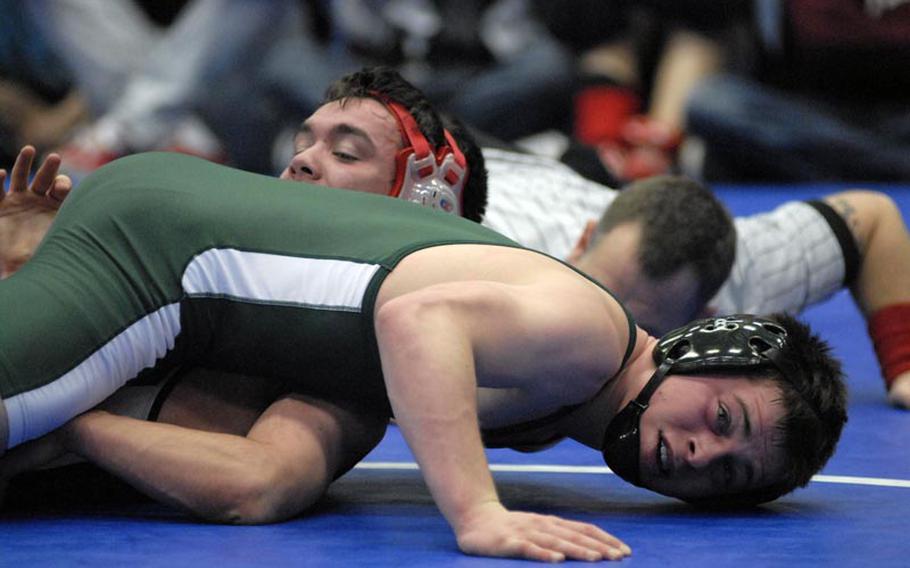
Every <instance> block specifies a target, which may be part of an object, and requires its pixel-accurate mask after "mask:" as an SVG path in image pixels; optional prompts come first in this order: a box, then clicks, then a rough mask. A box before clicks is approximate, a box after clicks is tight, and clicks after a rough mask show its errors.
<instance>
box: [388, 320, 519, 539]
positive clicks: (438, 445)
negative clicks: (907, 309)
mask: <svg viewBox="0 0 910 568" xmlns="http://www.w3.org/2000/svg"><path fill="white" fill-rule="evenodd" d="M433 310H434V308H429V309H428V310H426V311H424V312H423V313H419V314H418V313H411V314H401V313H398V314H393V315H392V316H391V317H390V316H389V315H388V314H384V315H383V316H382V317H380V318H379V320H378V322H377V329H378V331H379V340H380V351H381V352H382V354H383V360H382V364H383V373H384V375H385V377H386V385H387V388H388V392H389V399H390V401H391V403H392V408H393V411H394V413H395V418H396V422H397V423H398V425H399V427H400V428H401V430H402V433H403V434H404V436H405V439H406V440H407V441H408V444H409V446H410V448H411V450H412V451H413V452H414V455H415V457H416V458H417V461H418V463H419V464H420V468H421V472H422V473H423V476H424V479H425V481H426V483H427V486H428V487H429V489H430V492H431V493H432V495H433V498H434V499H435V501H436V504H437V505H438V507H439V509H440V511H441V512H442V514H443V515H444V516H445V517H446V520H447V521H448V522H449V524H450V525H451V526H452V528H453V529H454V530H455V532H456V533H458V532H459V530H460V528H461V527H462V526H463V525H464V523H465V522H467V520H468V519H469V518H470V517H471V515H472V514H474V513H475V512H478V511H480V510H481V509H483V508H485V507H486V506H489V505H493V506H497V507H501V506H500V505H499V498H498V496H497V494H496V488H495V485H494V483H493V478H492V475H491V474H490V470H489V466H488V464H487V460H486V455H485V453H484V449H483V443H482V441H481V437H480V431H479V426H478V419H477V401H476V397H477V394H476V390H477V386H476V380H475V378H474V368H473V356H472V353H471V346H470V344H469V343H468V342H467V339H466V338H465V337H464V335H463V334H462V333H459V331H458V330H457V329H455V328H457V326H458V324H457V323H455V322H454V321H453V319H452V318H451V317H448V314H446V313H444V309H442V310H438V311H436V313H427V312H428V311H429V312H432V311H433ZM412 318H419V319H420V323H419V325H415V322H414V320H413V319H412ZM388 338H391V339H388ZM440 354H445V355H444V356H442V357H440V356H439V355H440Z"/></svg>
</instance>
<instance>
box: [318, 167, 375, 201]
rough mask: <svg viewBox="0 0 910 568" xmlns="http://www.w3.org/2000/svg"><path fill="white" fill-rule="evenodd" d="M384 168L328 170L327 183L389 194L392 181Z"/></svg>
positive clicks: (356, 189) (333, 185)
mask: <svg viewBox="0 0 910 568" xmlns="http://www.w3.org/2000/svg"><path fill="white" fill-rule="evenodd" d="M390 179H391V178H390V177H389V176H388V174H387V173H386V172H385V171H383V168H375V167H364V168H339V169H337V170H333V171H331V172H327V175H326V180H325V181H326V183H327V184H328V185H330V186H331V187H340V188H345V189H353V190H355V191H362V192H365V193H375V194H377V195H388V193H389V190H390V189H391V182H390Z"/></svg>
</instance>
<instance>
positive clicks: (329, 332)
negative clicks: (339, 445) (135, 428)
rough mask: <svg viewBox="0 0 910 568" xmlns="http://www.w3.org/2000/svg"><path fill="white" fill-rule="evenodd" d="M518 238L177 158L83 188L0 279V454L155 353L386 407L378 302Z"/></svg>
mask: <svg viewBox="0 0 910 568" xmlns="http://www.w3.org/2000/svg"><path fill="white" fill-rule="evenodd" d="M454 243H482V244H494V245H503V246H518V245H516V244H515V243H514V242H513V241H511V240H509V239H506V238H505V237H502V236H500V235H498V234H496V233H494V232H492V231H490V230H488V229H485V228H483V227H481V226H479V225H477V224H475V223H472V222H470V221H466V220H464V219H460V218H455V217H453V216H451V215H447V214H443V213H439V212H435V211H431V210H427V209H423V208H421V207H419V206H417V205H415V204H412V203H406V202H403V201H400V200H395V199H389V198H387V197H384V196H375V195H367V194H362V193H355V192H350V191H339V190H333V189H325V188H320V187H315V186H306V187H301V185H300V183H298V182H288V181H281V180H277V179H274V178H270V177H265V176H261V175H256V174H250V173H247V172H242V171H239V170H235V169H231V168H226V167H223V166H218V165H215V164H211V163H209V162H205V161H203V160H199V159H196V158H191V157H187V156H182V155H177V154H160V153H153V154H142V155H137V156H133V157H129V158H124V159H121V160H118V161H116V162H114V163H112V164H110V165H108V166H106V167H104V168H102V169H100V170H98V171H97V172H95V173H94V174H93V175H92V176H90V177H88V178H87V179H86V180H85V181H83V182H82V183H81V184H80V186H79V187H78V188H77V190H76V191H74V192H73V193H72V195H71V196H70V197H69V198H68V199H67V201H66V203H65V204H64V206H63V207H62V208H61V210H60V213H59V215H58V217H57V220H56V221H55V222H54V224H53V226H52V228H51V230H50V232H49V233H48V235H47V236H46V238H45V239H44V241H43V242H42V244H41V246H40V247H39V250H38V251H37V253H36V254H35V256H34V258H33V259H32V260H31V261H30V262H29V263H27V264H26V265H25V266H24V267H23V268H22V269H21V270H20V271H19V272H17V273H16V274H15V275H13V276H12V277H10V278H9V279H7V280H4V281H2V282H0V398H2V400H3V404H4V405H5V407H6V410H7V414H8V418H9V442H8V447H13V446H16V445H18V444H21V443H23V442H25V441H27V440H29V439H32V438H35V437H38V436H40V435H42V434H44V433H47V432H49V431H51V430H53V429H54V428H57V427H58V426H60V425H62V424H63V423H64V422H66V421H67V420H69V419H70V418H72V417H74V416H76V415H77V414H79V413H81V412H84V411H86V410H88V409H89V408H91V407H93V406H95V405H97V404H98V403H100V402H101V401H102V400H104V399H105V398H106V397H107V396H109V395H110V394H111V393H113V392H114V391H115V390H117V389H118V388H120V387H121V386H123V385H124V384H125V383H126V382H127V381H129V380H130V379H132V378H134V377H136V375H137V374H138V373H140V371H142V370H143V369H146V368H149V367H153V366H155V365H156V364H157V363H158V362H160V360H161V359H162V358H164V357H165V356H166V355H167V357H168V360H169V361H170V360H173V361H175V362H177V363H179V364H189V365H199V366H205V367H209V368H214V369H222V370H225V371H232V372H238V373H242V374H246V375H254V376H259V377H266V378H269V379H271V380H280V381H285V382H286V383H287V384H288V388H289V390H292V389H293V390H300V391H301V392H307V393H312V394H313V395H316V396H326V397H332V399H345V400H352V401H355V402H360V401H362V402H364V403H365V404H385V405H388V400H387V397H386V394H385V386H384V384H383V379H382V373H381V368H380V362H379V354H378V349H377V346H376V338H375V332H374V329H373V307H374V302H375V299H376V294H377V292H378V289H379V286H380V284H381V283H382V281H383V279H384V278H385V276H386V275H387V274H388V273H389V271H391V270H392V269H393V268H394V267H395V265H396V264H397V263H398V262H399V261H400V260H401V259H402V258H404V257H405V256H407V255H408V254H410V253H412V252H414V251H417V250H420V249H424V248H427V247H431V246H436V245H441V244H454Z"/></svg>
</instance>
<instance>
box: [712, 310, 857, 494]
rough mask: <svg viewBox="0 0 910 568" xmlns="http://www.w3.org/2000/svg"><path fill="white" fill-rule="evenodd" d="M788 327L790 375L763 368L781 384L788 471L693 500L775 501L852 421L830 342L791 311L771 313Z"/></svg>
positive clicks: (828, 452) (817, 464) (819, 461)
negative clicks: (758, 483)
mask: <svg viewBox="0 0 910 568" xmlns="http://www.w3.org/2000/svg"><path fill="white" fill-rule="evenodd" d="M769 317H770V319H772V320H774V321H776V322H777V323H779V324H780V325H781V327H783V328H784V329H785V330H786V331H787V348H786V349H785V350H784V352H783V365H784V366H785V367H786V368H789V369H792V371H791V372H790V373H788V376H787V377H786V378H785V377H784V376H783V375H782V374H781V373H779V372H777V371H776V370H772V371H769V372H768V373H760V374H758V375H756V376H755V378H758V379H768V380H771V381H772V382H773V383H774V384H775V385H776V386H777V387H778V389H779V390H780V393H781V397H780V399H779V402H780V403H781V404H783V406H784V417H783V419H782V420H781V422H780V423H778V424H777V430H778V434H779V435H778V436H777V440H776V443H777V444H778V445H779V447H781V448H782V449H783V451H784V459H785V467H784V472H783V477H781V478H780V479H779V480H777V481H775V482H773V483H771V484H770V485H767V486H765V487H759V488H756V489H753V490H751V491H747V492H745V493H740V494H736V495H727V496H719V497H713V498H707V499H703V500H698V501H694V503H695V504H699V505H706V506H710V507H746V506H754V505H758V504H761V503H765V502H767V501H772V500H774V499H777V498H778V497H780V496H782V495H785V494H787V493H789V492H791V491H793V490H794V489H796V488H798V487H804V486H805V485H806V484H808V483H809V481H810V480H811V479H812V476H813V475H815V474H816V473H818V472H819V471H820V470H821V469H822V467H824V465H825V463H827V461H828V459H830V457H831V456H832V455H833V454H834V449H835V447H836V446H837V441H838V440H839V439H840V435H841V432H842V431H843V428H844V424H846V422H847V389H846V387H845V386H844V375H843V371H842V370H841V365H840V362H839V361H838V360H837V359H835V358H834V357H832V355H831V348H830V347H829V346H828V344H827V343H826V342H825V341H824V340H822V339H821V338H819V337H818V335H815V334H813V333H812V331H811V330H810V329H809V326H808V325H806V324H805V323H802V322H800V321H799V320H797V319H796V318H794V317H792V316H789V315H786V314H774V315H772V316H769Z"/></svg>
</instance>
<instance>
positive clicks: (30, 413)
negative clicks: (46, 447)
mask: <svg viewBox="0 0 910 568" xmlns="http://www.w3.org/2000/svg"><path fill="white" fill-rule="evenodd" d="M178 333H180V306H179V304H168V305H166V306H164V307H163V308H160V309H159V310H157V311H155V312H152V313H151V314H149V315H147V316H145V317H144V318H142V319H140V320H139V321H137V322H136V323H134V324H132V325H131V326H129V327H128V328H126V329H125V330H124V331H122V332H120V333H119V334H118V335H117V336H116V337H114V338H113V339H112V340H110V341H108V342H107V343H105V344H104V345H103V346H102V347H101V348H99V349H98V350H96V351H95V352H94V353H92V354H91V355H90V356H89V357H88V358H87V359H85V360H84V361H82V362H81V363H79V365H77V366H76V367H74V368H73V369H71V370H70V371H68V372H67V373H65V374H64V375H63V376H61V377H60V378H58V379H56V380H54V381H53V382H51V383H48V384H46V385H44V386H42V387H39V388H37V389H33V390H30V391H26V392H23V393H21V394H18V395H16V396H12V397H9V398H7V399H4V400H3V404H5V405H6V410H7V413H8V415H9V442H8V443H7V444H8V447H13V446H15V445H18V444H21V443H23V442H26V441H28V440H31V439H32V438H36V437H38V436H41V435H43V434H46V433H48V432H50V431H51V430H54V429H55V428H58V427H59V426H61V425H62V424H63V422H66V421H67V420H69V419H70V418H72V417H74V416H76V415H78V414H81V413H83V412H85V411H86V410H88V409H90V408H92V407H93V406H95V405H97V404H98V403H100V402H101V401H102V400H104V399H105V398H107V397H108V396H109V395H110V394H111V393H113V392H114V391H115V390H117V389H119V388H120V387H122V386H123V385H124V383H126V382H127V381H128V380H130V379H132V378H133V377H135V376H136V375H138V374H139V372H140V371H141V370H143V369H145V368H147V367H151V366H152V365H154V364H155V361H157V360H158V359H159V358H161V357H164V355H165V354H166V353H167V352H168V350H170V349H173V347H174V338H176V337H177V334H178Z"/></svg>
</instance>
